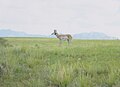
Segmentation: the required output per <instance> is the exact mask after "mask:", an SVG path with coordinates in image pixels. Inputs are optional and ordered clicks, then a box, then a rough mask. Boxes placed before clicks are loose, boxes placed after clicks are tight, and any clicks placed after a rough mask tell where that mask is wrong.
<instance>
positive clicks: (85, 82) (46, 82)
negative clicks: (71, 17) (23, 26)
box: [0, 38, 120, 87]
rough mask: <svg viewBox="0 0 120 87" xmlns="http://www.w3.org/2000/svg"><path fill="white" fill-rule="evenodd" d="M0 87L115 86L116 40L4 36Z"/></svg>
mask: <svg viewBox="0 0 120 87" xmlns="http://www.w3.org/2000/svg"><path fill="white" fill-rule="evenodd" d="M5 39H6V40H7V42H8V43H9V44H12V46H0V50H1V51H0V87H119V86H120V65H119V64H120V54H119V53H120V50H119V49H120V44H119V43H120V41H117V40H113V41H112V40H109V41H105V40H100V41H99V40H74V41H73V43H72V45H70V46H68V45H67V43H64V44H63V45H62V46H61V47H59V45H58V43H57V42H58V41H57V40H56V39H47V38H5Z"/></svg>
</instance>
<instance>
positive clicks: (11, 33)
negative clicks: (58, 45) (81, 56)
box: [0, 29, 116, 39]
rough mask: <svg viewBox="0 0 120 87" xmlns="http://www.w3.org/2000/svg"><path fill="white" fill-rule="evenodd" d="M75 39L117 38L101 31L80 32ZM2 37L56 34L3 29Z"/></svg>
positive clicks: (0, 33)
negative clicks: (37, 33) (38, 33)
mask: <svg viewBox="0 0 120 87" xmlns="http://www.w3.org/2000/svg"><path fill="white" fill-rule="evenodd" d="M72 36H73V38H74V39H116V38H115V37H110V36H108V35H106V34H104V33H100V32H90V33H79V34H74V35H72ZM0 37H47V38H54V37H55V36H54V35H53V36H50V35H36V34H27V33H25V32H18V31H13V30H10V29H1V30H0Z"/></svg>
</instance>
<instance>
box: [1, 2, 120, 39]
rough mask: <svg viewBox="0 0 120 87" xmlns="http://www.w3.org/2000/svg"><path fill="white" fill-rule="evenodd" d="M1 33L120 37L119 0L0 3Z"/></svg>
mask: <svg viewBox="0 0 120 87" xmlns="http://www.w3.org/2000/svg"><path fill="white" fill-rule="evenodd" d="M0 29H12V30H16V31H24V32H27V33H32V34H51V33H52V32H53V30H54V29H56V30H58V32H59V33H70V34H75V33H81V32H103V33H106V34H108V35H110V36H118V37H120V0H0Z"/></svg>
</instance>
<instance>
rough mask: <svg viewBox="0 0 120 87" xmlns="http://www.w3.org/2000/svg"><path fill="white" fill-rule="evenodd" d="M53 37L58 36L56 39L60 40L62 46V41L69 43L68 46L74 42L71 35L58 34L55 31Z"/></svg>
mask: <svg viewBox="0 0 120 87" xmlns="http://www.w3.org/2000/svg"><path fill="white" fill-rule="evenodd" d="M51 35H56V37H57V38H58V39H59V40H60V45H61V44H62V41H67V42H68V44H70V42H71V40H72V36H71V35H70V34H58V33H57V30H54V32H53V33H52V34H51Z"/></svg>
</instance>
